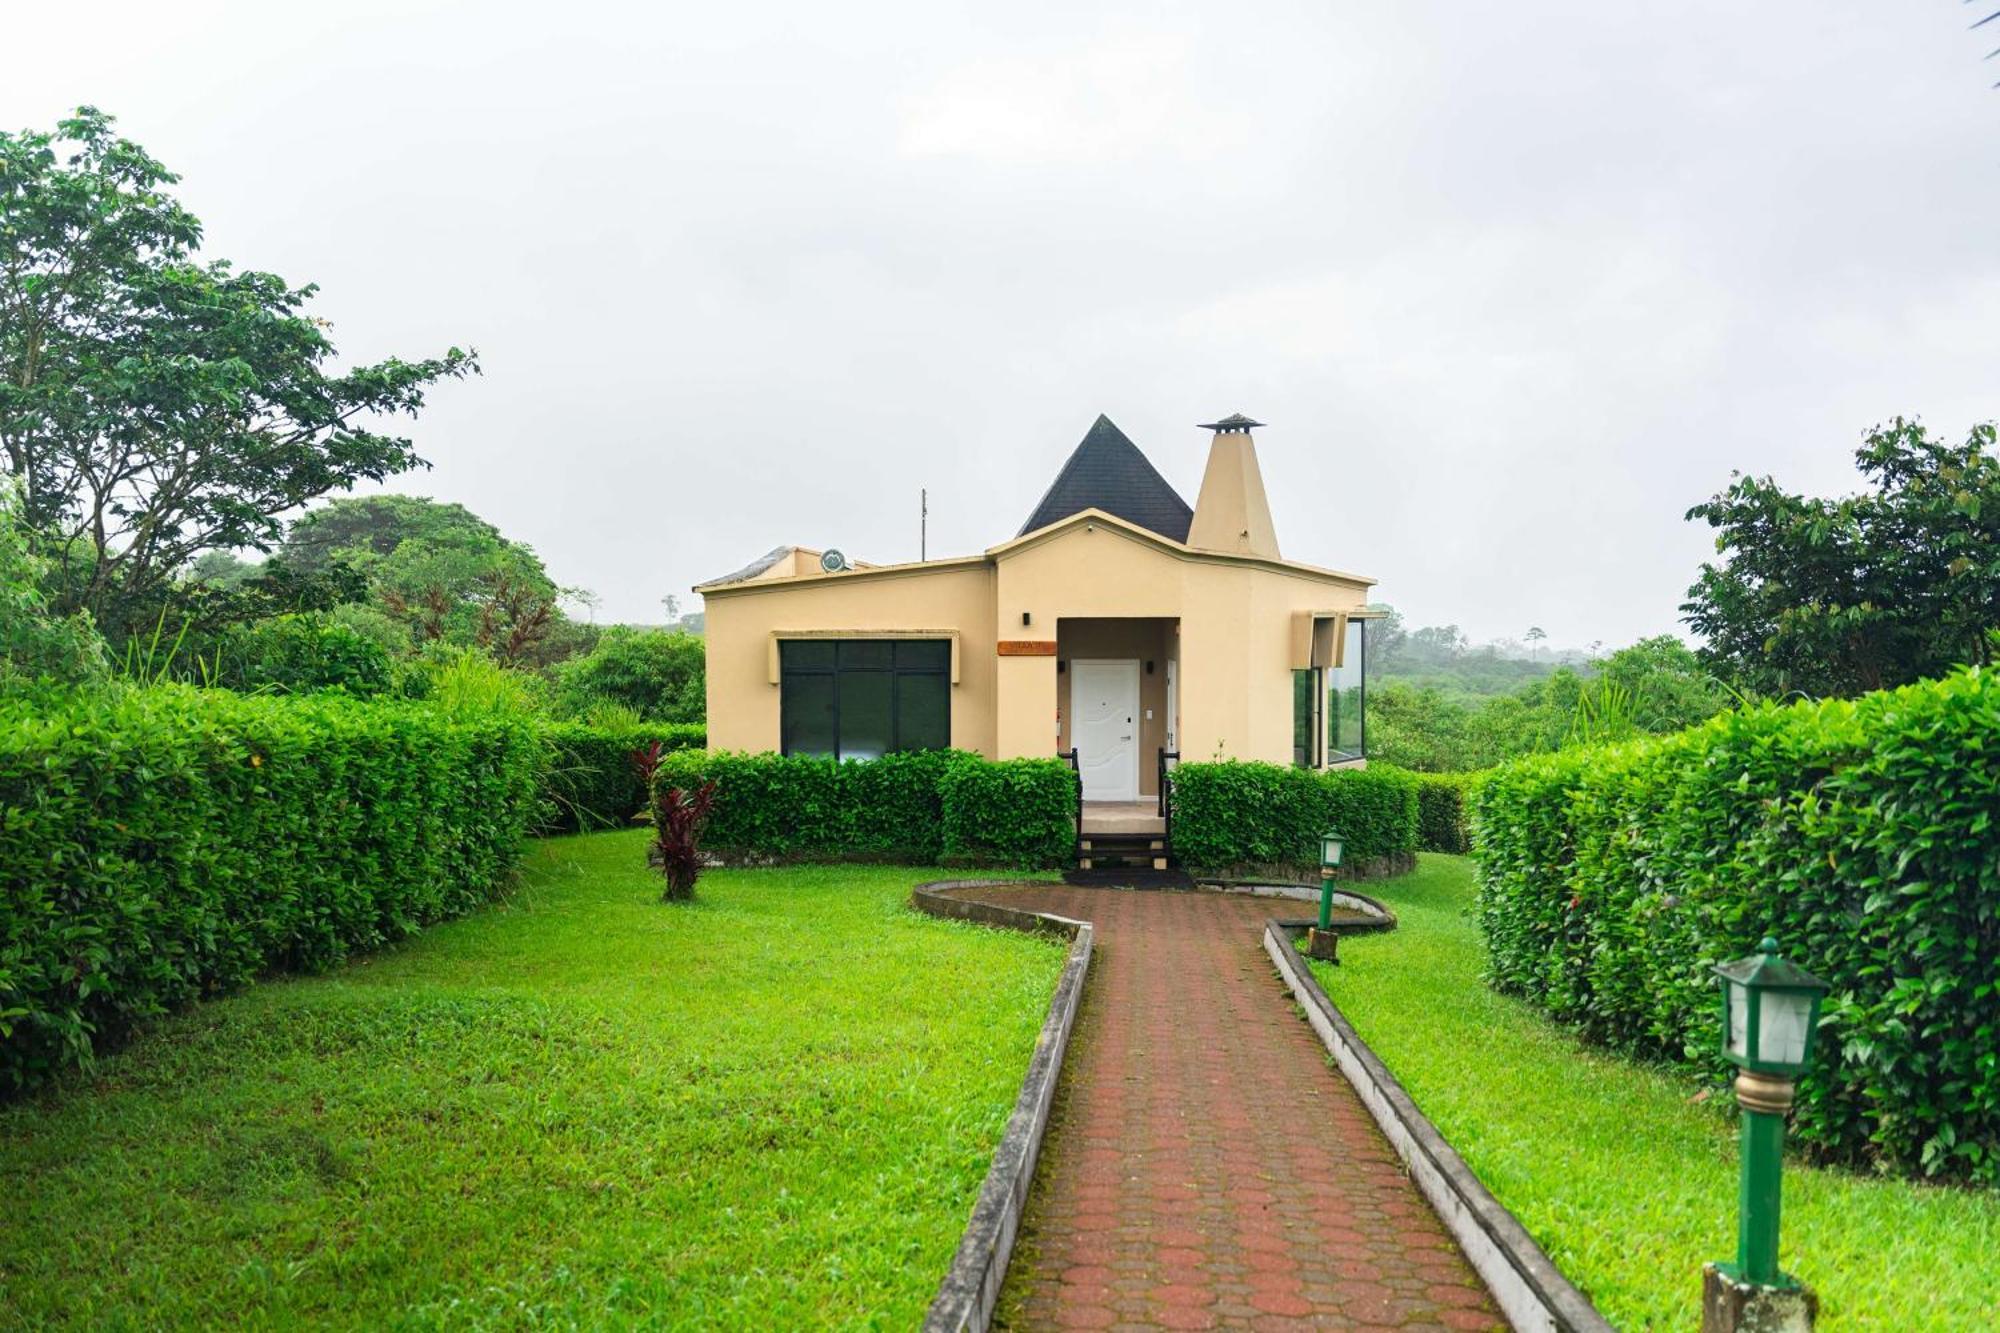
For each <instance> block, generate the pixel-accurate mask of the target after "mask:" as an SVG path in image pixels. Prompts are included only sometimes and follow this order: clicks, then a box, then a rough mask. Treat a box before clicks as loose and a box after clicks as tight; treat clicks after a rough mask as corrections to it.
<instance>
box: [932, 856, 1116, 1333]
mask: <svg viewBox="0 0 2000 1333" xmlns="http://www.w3.org/2000/svg"><path fill="white" fill-rule="evenodd" d="M1030 882H1033V881H1025V880H1018V879H943V880H933V881H932V882H931V883H928V884H919V885H917V887H916V888H914V889H912V890H911V891H910V906H912V907H914V908H916V909H917V910H918V911H919V912H927V913H929V914H930V915H932V916H941V917H951V918H954V919H956V920H960V921H977V922H979V923H981V924H983V925H989V926H1005V927H1009V928H1011V929H1014V930H1028V931H1035V932H1037V933H1044V934H1056V935H1062V936H1065V937H1067V938H1068V939H1069V941H1070V946H1069V959H1068V961H1066V962H1065V963H1064V964H1063V971H1062V976H1061V978H1060V979H1059V980H1057V982H1056V992H1055V994H1054V996H1052V997H1051V998H1050V1000H1049V1016H1048V1017H1047V1018H1046V1019H1045V1020H1043V1022H1042V1032H1041V1035H1040V1036H1039V1037H1037V1038H1036V1039H1035V1054H1034V1058H1033V1059H1031V1060H1030V1061H1029V1062H1028V1075H1027V1077H1026V1078H1024V1079H1022V1080H1021V1095H1020V1096H1019V1097H1018V1098H1016V1099H1015V1102H1014V1113H1013V1114H1012V1115H1010V1116H1009V1117H1008V1118H1007V1128H1006V1130H1005V1132H1003V1133H1002V1134H1001V1135H1000V1143H999V1145H998V1146H997V1147H995V1148H994V1149H993V1165H992V1166H991V1167H989V1168H988V1169H987V1172H986V1182H985V1183H984V1184H983V1185H981V1186H980V1187H979V1200H978V1202H976V1203H974V1204H973V1205H972V1216H971V1218H969V1219H968V1220H967V1222H966V1224H965V1235H964V1236H963V1237H962V1238H961V1239H960V1240H959V1242H958V1253H957V1255H955V1256H954V1257H953V1259H952V1261H951V1268H950V1270H949V1271H948V1272H946V1273H945V1276H944V1281H943V1282H942V1283H941V1284H940V1285H939V1286H938V1292H937V1296H936V1297H935V1298H934V1299H933V1300H932V1301H931V1308H930V1313H929V1314H927V1315H926V1316H925V1317H924V1333H984V1330H985V1329H986V1326H987V1324H988V1323H989V1322H990V1321H991V1320H992V1318H993V1305H994V1302H996V1301H998V1300H999V1299H1000V1284H1001V1282H1002V1281H1003V1280H1004V1279H1005V1278H1006V1276H1007V1260H1008V1259H1009V1258H1010V1257H1012V1255H1013V1253H1014V1237H1015V1234H1016V1233H1017V1232H1018V1231H1019V1230H1020V1228H1021V1212H1022V1210H1023V1209H1024V1208H1026V1207H1027V1203H1028V1185H1029V1183H1030V1182H1031V1181H1032V1180H1033V1179H1034V1177H1035V1159H1036V1158H1037V1157H1038V1156H1040V1154H1041V1150H1042V1135H1043V1133H1044V1132H1045V1131H1046V1130H1047V1129H1048V1124H1049V1103H1050V1101H1051V1099H1052V1098H1053V1097H1054V1096H1055V1091H1056V1079H1057V1076H1058V1075H1060V1074H1061V1072H1062V1061H1063V1052H1064V1051H1065V1050H1067V1049H1068V1047H1069V1034H1070V1029H1071V1028H1072V1027H1073V1026H1074V1025H1075V1023H1076V1009H1077V1004H1078V1002H1079V1001H1080V1000H1082V998H1083V979H1084V975H1085V974H1086V973H1087V972H1088V971H1089V970H1090V951H1091V945H1092V941H1093V940H1094V938H1095V936H1094V932H1093V931H1092V930H1091V927H1090V923H1089V922H1088V921H1074V920H1071V919H1070V918H1069V917H1066V916H1056V915H1054V914H1052V913H1048V912H1030V911H1026V910H1024V909H1021V908H1018V907H1000V906H997V905H995V904H993V903H982V902H975V901H972V900H969V899H965V898H958V897H954V896H952V895H953V893H954V892H955V891H956V890H960V889H983V888H999V887H1002V886H1006V887H1013V888H1018V887H1021V886H1022V885H1023V884H1026V883H1030Z"/></svg>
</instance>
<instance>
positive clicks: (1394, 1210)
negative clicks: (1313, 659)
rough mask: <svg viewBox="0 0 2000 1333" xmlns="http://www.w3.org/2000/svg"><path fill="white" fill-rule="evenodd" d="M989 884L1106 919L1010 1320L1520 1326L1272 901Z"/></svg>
mask: <svg viewBox="0 0 2000 1333" xmlns="http://www.w3.org/2000/svg"><path fill="white" fill-rule="evenodd" d="M975 894H976V896H979V897H983V898H988V899H990V900H991V901H993V902H999V903H1006V904H1009V905H1012V906H1028V907H1033V908H1035V909H1037V910H1040V911H1052V912H1057V913H1060V914H1062V915H1064V916H1070V917H1079V918H1082V919H1084V920H1088V921H1092V922H1094V923H1096V926H1097V954H1096V957H1095V958H1094V959H1093V960H1092V962H1091V965H1090V981H1089V984H1088V986H1087V987H1086V989H1085V992H1084V1000H1083V1009H1082V1012H1081V1014H1080V1015H1079V1017H1078V1020H1077V1028H1076V1032H1075V1035H1074V1038H1073V1041H1072V1044H1071V1046H1070V1049H1069V1053H1068V1056H1067V1058H1066V1061H1065V1066H1064V1069H1063V1077H1062V1086H1061V1088H1060V1089H1059V1091H1058V1094H1057V1100H1056V1108H1055V1115H1054V1119H1053V1121H1052V1122H1051V1125H1050V1129H1049V1137H1048V1140H1047V1142H1046V1143H1045V1144H1044V1146H1043V1155H1042V1159H1041V1163H1040V1165H1039V1167H1038V1168H1037V1171H1036V1177H1035V1187H1034V1194H1033V1196H1032V1198H1031V1199H1030V1201H1029V1205H1028V1213H1027V1218H1026V1220H1025V1222H1024V1224H1023V1227H1022V1232H1021V1241H1020V1246H1019V1248H1017V1249H1016V1250H1015V1252H1014V1260H1013V1263H1012V1266H1011V1268H1010V1271H1009V1273H1008V1278H1007V1289H1006V1291H1005V1293H1004V1294H1003V1297H1002V1300H1001V1305H1000V1309H1001V1318H1002V1320H1003V1321H1004V1322H1005V1324H1006V1325H1007V1326H1008V1327H1011V1328H1016V1329H1040V1328H1114V1329H1141V1328H1144V1329H1155V1328H1225V1327H1230V1328H1242V1327H1247V1328H1257V1329H1266V1328H1268V1329H1294V1328H1298V1329H1305V1328H1352V1329H1370V1328H1406V1329H1416V1328H1433V1329H1434V1328H1447V1329H1494V1328H1505V1327H1506V1325H1505V1322H1504V1321H1503V1320H1502V1319H1501V1318H1500V1316H1499V1314H1498V1312H1497V1310H1496V1308H1495V1306H1494V1304H1493V1301H1492V1297H1491V1296H1490V1295H1489V1294H1488V1293H1487V1291H1486V1289H1485V1287H1484V1286H1483V1285H1482V1284H1481V1283H1480V1281H1479V1279H1478V1277H1476V1276H1475V1275H1474V1274H1473V1272H1472V1270H1471V1269H1470V1268H1469V1267H1468V1266H1467V1265H1466V1262H1465V1259H1464V1256H1463V1255H1461V1254H1460V1253H1459V1250H1458V1247H1457V1245H1456V1244H1455V1243H1454V1242H1453V1241H1452V1239H1451V1237H1450V1235H1449V1233H1447V1232H1446V1231H1445V1230H1444V1227H1443V1226H1442V1225H1441V1224H1440V1223H1439V1222H1438V1220H1437V1217H1436V1215H1435V1214H1434V1213H1432V1212H1431V1209H1430V1206H1429V1205H1428V1204H1426V1203H1425V1202H1424V1200H1423V1197H1422V1196H1421V1195H1419V1194H1418V1193H1417V1190H1416V1187H1415V1186H1413V1185H1412V1184H1411V1183H1410V1182H1409V1180H1408V1179H1407V1178H1406V1177H1405V1176H1404V1174H1403V1170H1402V1166H1401V1163H1400V1162H1399V1161H1398V1160H1397V1158H1396V1155H1395V1152H1394V1151H1393V1150H1392V1149H1391V1148H1390V1147H1389V1145H1388V1143H1387V1142H1386V1141H1385V1140H1384V1139H1383V1138H1382V1135H1381V1133H1380V1131H1379V1130H1377V1129H1376V1127H1375V1123H1374V1121H1373V1120H1371V1119H1370V1118H1369V1115H1368V1112H1367V1110H1366V1109H1365V1108H1364V1107H1363V1106H1362V1105H1361V1102H1360V1100H1359V1099H1358V1098H1357V1097H1356V1096H1355V1094H1354V1090H1353V1089H1352V1088H1351V1087H1349V1086H1348V1084H1347V1082H1346V1080H1345V1079H1343V1078H1342V1077H1341V1076H1340V1074H1339V1073H1338V1072H1337V1071H1335V1070H1334V1069H1332V1068H1330V1067H1329V1066H1328V1065H1327V1063H1326V1050H1325V1048H1324V1047H1323V1046H1321V1045H1320V1043H1319V1039H1318V1038H1317V1037H1315V1036H1314V1035H1313V1033H1312V1029H1310V1028H1308V1027H1307V1026H1306V1024H1305V1023H1304V1022H1303V1021H1302V1020H1301V1019H1300V1018H1299V1017H1298V1015H1297V1013H1296V1011H1295V1010H1294V1008H1293V1006H1292V1001H1291V997H1290V996H1289V995H1287V994H1286V993H1285V991H1284V989H1283V988H1282V987H1281V986H1280V984H1279V982H1278V980H1277V978H1276V977H1275V975H1274V974H1273V972H1272V968H1271V963H1270V959H1269V958H1268V957H1266V955H1265V953H1264V951H1263V947H1262V943H1261V939H1260V928H1261V925H1262V923H1263V921H1264V919H1265V918H1266V917H1268V916H1270V915H1271V914H1272V907H1273V904H1272V903H1271V902H1270V901H1268V900H1263V901H1260V900H1256V899H1250V898H1242V897H1233V896H1226V895H1221V894H1199V893H1159V892H1153V893H1147V892H1133V891H1129V890H1119V889H1081V888H1058V887H1042V886H1037V887H1032V888H1025V889H980V890H977V891H975Z"/></svg>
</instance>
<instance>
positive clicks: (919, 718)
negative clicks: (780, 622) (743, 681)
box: [778, 639, 951, 759]
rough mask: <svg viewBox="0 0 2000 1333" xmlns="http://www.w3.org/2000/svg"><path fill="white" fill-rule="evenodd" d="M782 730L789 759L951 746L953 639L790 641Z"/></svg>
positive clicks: (782, 654)
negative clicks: (799, 756) (812, 755)
mask: <svg viewBox="0 0 2000 1333" xmlns="http://www.w3.org/2000/svg"><path fill="white" fill-rule="evenodd" d="M778 679H779V681H780V684H779V688H778V692H779V701H778V702H779V716H778V728H779V733H780V737H781V744H782V745H783V747H784V751H785V753H786V754H816V755H830V756H832V757H834V758H836V759H874V758H876V757H878V756H880V755H884V754H888V753H889V752H890V751H892V750H941V749H943V748H945V747H946V746H947V745H950V744H951V643H950V641H949V640H946V639H785V640H782V641H780V642H779V644H778Z"/></svg>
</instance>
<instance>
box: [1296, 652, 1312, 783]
mask: <svg viewBox="0 0 2000 1333" xmlns="http://www.w3.org/2000/svg"><path fill="white" fill-rule="evenodd" d="M1312 712H1313V673H1312V672H1310V671H1294V672H1293V673H1292V762H1293V763H1294V764H1296V765H1297V766H1298V767H1300V768H1311V767H1312V733H1313V718H1312Z"/></svg>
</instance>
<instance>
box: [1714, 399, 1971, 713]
mask: <svg viewBox="0 0 2000 1333" xmlns="http://www.w3.org/2000/svg"><path fill="white" fill-rule="evenodd" d="M1993 444H1994V429H1993V426H1992V425H1991V424H1987V425H1982V426H1975V427H1974V428H1973V429H1972V431H1971V432H1970V433H1969V434H1968V435H1967V437H1966V439H1965V442H1964V443H1963V444H1956V445H1954V444H1946V443H1943V442H1941V441H1938V440H1934V439H1932V438H1930V436H1928V435H1927V434H1926V433H1925V431H1924V428H1923V426H1922V425H1920V424H1919V423H1917V422H1915V421H1906V420H1904V419H1902V418H1900V417H1898V418H1897V419H1896V420H1895V421H1893V422H1891V423H1889V424H1888V425H1886V426H1878V427H1877V428H1876V429H1874V430H1873V431H1870V432H1869V434H1868V436H1867V439H1866V440H1865V441H1864V442H1863V444H1862V446H1861V448H1860V449H1859V450H1858V451H1857V452H1856V453H1855V463H1856V464H1857V465H1858V466H1859V468H1860V470H1861V472H1862V474H1863V475H1864V476H1866V477H1868V478H1870V479H1871V480H1872V482H1873V484H1874V489H1872V490H1870V491H1866V492H1863V493H1862V494H1859V495H1852V496H1846V497H1843V498H1840V499H1818V498H1814V497H1811V496H1806V495H1794V494H1791V493H1790V492H1788V491H1785V490H1783V489H1782V488H1780V487H1779V486H1778V484H1777V483H1776V482H1775V481H1773V480H1772V479H1771V478H1769V477H1743V476H1739V477H1738V478H1737V479H1736V481H1735V482H1734V483H1732V484H1731V485H1730V486H1729V488H1728V489H1727V490H1724V491H1722V492H1721V493H1719V494H1717V495H1716V496H1714V497H1713V498H1712V499H1710V500H1708V501H1707V502H1706V503H1704V504H1699V505H1696V506H1695V507H1694V508H1692V509H1690V510H1689V511H1688V514H1687V516H1688V517H1689V518H1690V519H1697V518H1698V519H1702V520H1705V521H1706V522H1707V523H1708V525H1709V526H1710V527H1712V528H1714V529H1716V539H1715V548H1716V550H1717V551H1718V552H1720V553H1721V554H1722V555H1723V556H1724V557H1725V558H1724V559H1723V560H1722V561H1721V562H1720V563H1714V564H1704V565H1703V566H1702V570H1701V577H1700V578H1699V579H1698V580H1696V582H1695V584H1694V586H1693V587H1691V588H1689V589H1688V600H1687V601H1686V602H1685V603H1684V604H1682V606H1681V611H1682V615H1683V619H1685V620H1686V621H1687V623H1688V624H1689V625H1690V626H1691V627H1693V628H1694V629H1695V631H1696V632H1698V633H1699V634H1701V635H1702V636H1703V637H1704V638H1706V640H1707V645H1706V647H1705V648H1704V649H1703V657H1704V659H1705V660H1706V661H1707V662H1708V663H1709V664H1710V665H1711V666H1712V667H1714V668H1715V669H1716V670H1717V671H1718V672H1719V673H1720V674H1722V675H1724V676H1726V677H1728V678H1729V679H1732V680H1734V681H1735V682H1736V683H1737V684H1739V685H1741V686H1744V687H1746V688H1748V689H1751V690H1755V691H1757V692H1759V693H1766V694H1784V693H1788V692H1792V691H1798V692H1802V693H1805V694H1810V695H1848V694H1857V693H1861V692H1863V691H1867V690H1874V689H1882V688H1884V687H1887V686H1893V685H1902V684H1906V683H1907V682H1909V681H1912V680H1917V679H1921V678H1923V677H1925V676H1934V675H1937V674H1939V673H1941V672H1944V671H1948V670H1950V669H1951V668H1952V667H1953V666H1956V665H1959V664H1961V663H1965V662H1987V661H1991V660H1992V657H1993V641H1992V635H1993V632H1994V630H1995V629H1996V628H2000V458H1996V457H1995V456H1994V454H1993V452H1992V450H1993Z"/></svg>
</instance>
